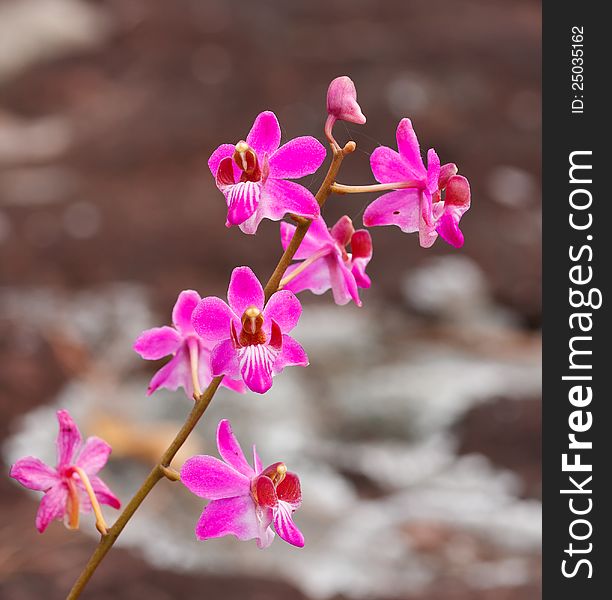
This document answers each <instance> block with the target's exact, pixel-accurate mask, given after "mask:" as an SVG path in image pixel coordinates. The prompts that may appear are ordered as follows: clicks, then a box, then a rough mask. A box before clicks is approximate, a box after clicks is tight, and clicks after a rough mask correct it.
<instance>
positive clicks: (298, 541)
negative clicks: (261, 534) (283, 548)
mask: <svg viewBox="0 0 612 600" xmlns="http://www.w3.org/2000/svg"><path fill="white" fill-rule="evenodd" d="M273 513H274V529H276V533H278V535H279V537H281V538H282V539H283V540H285V541H286V542H287V543H288V544H291V545H293V546H297V547H298V548H303V547H304V536H303V535H302V532H301V531H300V530H299V529H298V528H297V526H296V524H295V523H294V522H293V518H292V516H291V515H292V513H293V510H292V508H291V505H290V504H289V503H288V502H283V501H282V500H279V502H278V506H277V507H276V508H275V509H274V511H273Z"/></svg>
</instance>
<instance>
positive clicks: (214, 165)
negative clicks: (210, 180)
mask: <svg viewBox="0 0 612 600" xmlns="http://www.w3.org/2000/svg"><path fill="white" fill-rule="evenodd" d="M235 150H236V147H235V146H234V145H232V144H221V145H220V146H219V147H218V148H217V149H216V150H215V151H214V152H213V153H212V154H211V156H210V158H209V159H208V167H209V168H210V172H211V173H212V175H213V177H216V176H217V171H218V170H219V165H220V164H221V161H222V160H223V159H224V158H228V157H229V158H231V157H232V156H233V154H234V151H235ZM236 175H237V177H236V179H240V169H238V166H236Z"/></svg>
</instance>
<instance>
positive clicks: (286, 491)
mask: <svg viewBox="0 0 612 600" xmlns="http://www.w3.org/2000/svg"><path fill="white" fill-rule="evenodd" d="M276 494H277V496H278V499H279V500H284V501H285V502H288V503H289V504H291V507H292V508H293V509H296V508H299V506H300V505H301V504H302V487H301V485H300V478H299V477H298V476H297V475H296V474H295V473H291V472H287V473H285V478H284V479H283V480H282V481H281V482H280V483H279V484H278V486H277V487H276Z"/></svg>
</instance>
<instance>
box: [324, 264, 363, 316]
mask: <svg viewBox="0 0 612 600" xmlns="http://www.w3.org/2000/svg"><path fill="white" fill-rule="evenodd" d="M329 275H330V279H331V289H332V294H333V296H334V302H335V303H336V304H338V305H339V306H343V305H344V304H347V303H348V302H350V301H351V300H353V301H354V302H355V304H356V305H357V306H361V300H360V299H359V291H358V290H357V283H356V281H355V277H354V276H353V273H352V272H351V270H350V269H348V268H347V267H346V265H345V264H344V262H343V261H341V260H336V261H334V262H331V261H330V263H329Z"/></svg>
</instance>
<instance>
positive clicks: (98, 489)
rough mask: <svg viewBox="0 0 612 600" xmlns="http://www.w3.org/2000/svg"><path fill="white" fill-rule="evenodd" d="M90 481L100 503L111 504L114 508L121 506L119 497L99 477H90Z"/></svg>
mask: <svg viewBox="0 0 612 600" xmlns="http://www.w3.org/2000/svg"><path fill="white" fill-rule="evenodd" d="M89 481H90V483H91V487H92V488H93V491H94V493H95V494H96V498H97V499H98V502H100V504H106V506H111V507H112V508H121V501H120V500H119V498H117V496H115V494H113V492H111V490H110V488H109V487H108V486H107V485H106V484H105V483H104V482H103V481H102V480H101V479H100V478H99V477H96V476H93V477H90V478H89Z"/></svg>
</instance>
